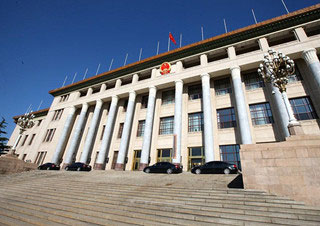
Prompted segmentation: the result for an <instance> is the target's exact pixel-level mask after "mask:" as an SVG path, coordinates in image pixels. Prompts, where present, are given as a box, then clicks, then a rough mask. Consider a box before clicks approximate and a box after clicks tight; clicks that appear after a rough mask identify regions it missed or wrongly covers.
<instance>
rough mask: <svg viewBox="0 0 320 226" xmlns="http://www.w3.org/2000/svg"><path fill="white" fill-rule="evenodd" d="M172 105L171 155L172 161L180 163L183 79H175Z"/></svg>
mask: <svg viewBox="0 0 320 226" xmlns="http://www.w3.org/2000/svg"><path fill="white" fill-rule="evenodd" d="M175 83H176V91H175V105H174V127H173V139H174V140H173V145H174V146H173V156H172V163H173V164H177V165H180V164H181V123H182V91H183V81H182V80H177V81H176V82H175Z"/></svg>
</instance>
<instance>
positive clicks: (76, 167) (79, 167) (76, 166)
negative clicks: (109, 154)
mask: <svg viewBox="0 0 320 226" xmlns="http://www.w3.org/2000/svg"><path fill="white" fill-rule="evenodd" d="M65 170H67V171H69V170H70V171H90V170H91V166H90V165H88V164H85V163H83V162H75V163H72V164H70V165H68V166H66V168H65Z"/></svg>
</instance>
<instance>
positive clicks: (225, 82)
mask: <svg viewBox="0 0 320 226" xmlns="http://www.w3.org/2000/svg"><path fill="white" fill-rule="evenodd" d="M214 89H215V92H216V95H217V96H219V95H225V94H227V93H231V92H232V91H231V84H230V79H229V78H224V79H219V80H216V81H214Z"/></svg>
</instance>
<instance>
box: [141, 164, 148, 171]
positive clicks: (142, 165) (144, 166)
mask: <svg viewBox="0 0 320 226" xmlns="http://www.w3.org/2000/svg"><path fill="white" fill-rule="evenodd" d="M147 166H148V164H146V163H140V165H139V170H140V171H142V170H143V169H144V168H146V167H147Z"/></svg>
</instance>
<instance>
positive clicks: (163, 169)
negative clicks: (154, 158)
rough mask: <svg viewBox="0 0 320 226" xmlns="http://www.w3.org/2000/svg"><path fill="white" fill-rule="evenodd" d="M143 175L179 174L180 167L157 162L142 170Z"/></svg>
mask: <svg viewBox="0 0 320 226" xmlns="http://www.w3.org/2000/svg"><path fill="white" fill-rule="evenodd" d="M143 172H145V173H167V174H171V173H181V172H182V167H180V166H178V165H174V164H172V163H170V162H157V163H156V164H154V165H152V166H147V167H145V168H144V169H143Z"/></svg>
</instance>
